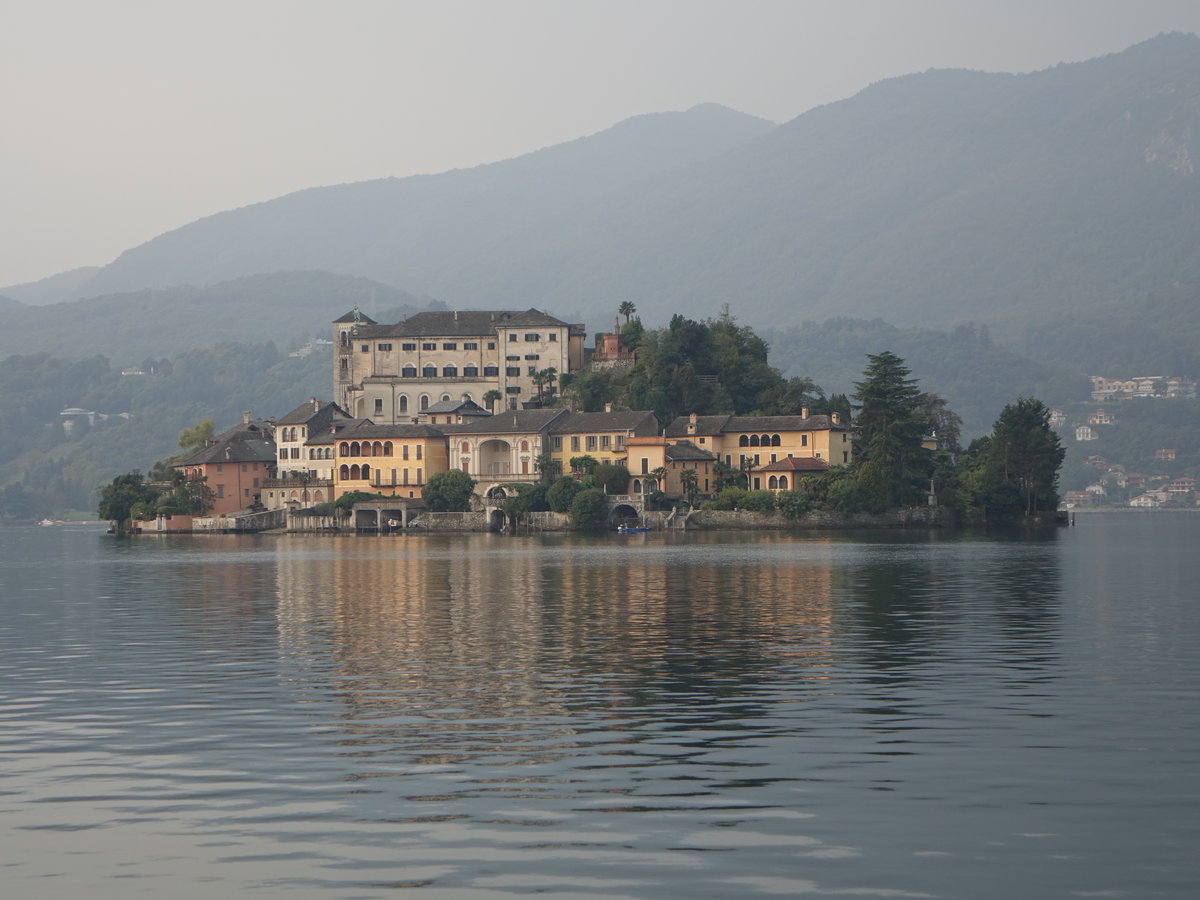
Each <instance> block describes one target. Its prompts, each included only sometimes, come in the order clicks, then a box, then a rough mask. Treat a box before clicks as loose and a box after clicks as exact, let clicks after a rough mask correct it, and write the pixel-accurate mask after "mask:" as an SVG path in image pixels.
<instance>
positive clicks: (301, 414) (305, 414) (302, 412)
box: [275, 398, 350, 428]
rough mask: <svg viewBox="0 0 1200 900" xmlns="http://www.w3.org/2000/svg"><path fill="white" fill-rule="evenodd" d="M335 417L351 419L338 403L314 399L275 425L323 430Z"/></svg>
mask: <svg viewBox="0 0 1200 900" xmlns="http://www.w3.org/2000/svg"><path fill="white" fill-rule="evenodd" d="M335 416H337V417H338V418H342V419H349V418H350V414H349V413H347V412H346V411H345V410H344V409H342V408H341V407H340V406H338V405H337V404H336V403H333V402H331V401H328V400H327V401H325V402H324V403H322V402H321V401H320V400H317V399H315V398H314V399H312V400H306V401H305V402H303V403H301V404H300V405H299V406H297V407H296V408H295V409H293V410H292V411H291V412H290V413H288V414H287V415H286V416H284V417H283V418H282V419H277V420H276V421H275V424H276V425H308V426H310V428H321V427H325V426H327V425H328V424H329V422H330V421H331V420H332V419H333V418H334V417H335Z"/></svg>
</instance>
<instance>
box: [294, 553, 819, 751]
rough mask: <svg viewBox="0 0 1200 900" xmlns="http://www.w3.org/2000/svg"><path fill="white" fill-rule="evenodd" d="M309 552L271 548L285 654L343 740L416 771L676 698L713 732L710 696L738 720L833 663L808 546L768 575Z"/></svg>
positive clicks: (696, 559) (543, 556)
mask: <svg viewBox="0 0 1200 900" xmlns="http://www.w3.org/2000/svg"><path fill="white" fill-rule="evenodd" d="M313 541H315V543H314V542H309V543H304V542H294V541H293V540H292V539H291V538H289V539H288V540H286V541H282V542H280V553H279V557H278V573H279V582H278V598H279V627H280V632H281V635H280V636H281V645H282V648H283V652H284V654H285V656H287V657H290V658H291V659H292V660H293V661H294V662H297V663H300V666H299V667H298V668H297V670H296V671H297V675H298V676H299V677H303V676H300V673H302V672H308V673H310V675H311V676H315V677H317V678H318V679H324V678H331V679H334V680H335V681H336V684H333V685H330V684H323V685H322V688H323V689H326V690H328V689H332V690H334V691H335V692H336V694H337V696H339V697H340V698H341V700H342V702H343V704H344V716H345V719H344V721H343V722H341V723H340V724H341V726H342V727H345V728H346V729H347V730H349V731H351V732H355V733H357V734H358V738H360V739H361V740H363V741H365V742H368V743H370V742H379V741H380V740H400V741H403V742H405V743H407V744H409V745H413V744H414V742H415V744H421V745H422V746H423V747H424V749H425V751H427V753H428V754H429V755H430V756H429V757H423V758H426V759H427V761H428V759H429V758H432V757H433V756H436V757H437V758H438V759H440V760H442V761H449V760H451V759H453V758H457V757H458V755H459V754H461V753H464V752H466V753H470V752H474V751H473V750H470V749H469V748H467V747H464V746H456V742H457V741H460V740H467V737H466V735H467V732H468V731H469V729H468V728H467V725H468V723H473V725H472V727H475V728H477V727H478V724H479V722H480V721H481V720H486V721H487V722H488V728H489V729H490V730H491V731H492V732H494V733H495V734H496V736H497V737H499V736H500V735H502V734H504V733H505V732H506V730H507V729H509V728H510V727H511V728H512V729H514V733H513V734H511V735H509V738H508V740H509V741H510V746H511V747H512V749H514V750H515V749H517V748H519V747H520V746H522V743H521V742H522V740H524V739H523V738H521V737H520V736H519V735H517V734H516V733H515V732H517V731H520V730H521V729H523V728H527V727H528V723H529V722H530V721H532V720H536V721H538V722H540V723H543V725H544V727H545V729H548V730H549V731H550V732H553V733H554V734H556V735H559V736H562V735H566V734H569V733H571V732H572V730H573V729H574V728H575V727H576V724H577V723H576V722H574V721H573V716H574V715H575V714H576V713H577V712H581V711H586V712H587V713H588V714H589V715H592V716H595V715H601V716H602V715H603V711H604V710H605V709H612V710H625V711H628V710H629V709H631V708H636V707H639V706H642V705H646V706H659V705H664V704H666V705H670V704H672V703H675V704H679V705H681V706H686V707H689V708H691V709H693V710H698V709H704V708H705V707H712V708H713V709H714V712H713V715H714V719H719V718H720V716H721V714H720V713H718V712H717V711H715V707H716V706H719V705H721V703H719V702H716V701H722V700H723V699H724V698H729V697H731V696H734V695H743V696H745V697H746V703H743V704H742V705H740V706H739V707H738V711H737V714H738V715H745V714H747V712H748V711H749V708H748V706H747V705H746V704H747V703H748V704H753V703H755V702H756V701H754V700H753V698H752V697H751V696H750V695H751V694H753V690H752V689H753V688H754V687H755V686H757V685H760V684H761V683H763V682H771V681H773V680H774V681H777V680H779V679H781V678H782V679H788V680H790V681H794V680H795V679H796V678H797V674H798V673H799V675H800V677H803V678H805V679H808V678H811V679H817V680H819V679H822V678H825V677H827V669H828V668H829V665H830V661H831V658H832V648H831V644H832V642H833V628H834V624H833V618H832V606H833V599H832V598H833V593H834V591H833V585H832V573H833V571H834V569H833V563H832V553H831V551H830V548H829V546H828V545H822V544H821V543H820V542H816V541H814V542H806V543H805V544H804V547H803V552H802V553H798V554H795V555H794V556H792V557H790V558H788V559H787V560H786V561H783V562H781V561H780V560H779V558H778V555H774V556H772V562H771V564H764V561H763V560H759V559H748V560H747V559H745V558H741V557H739V556H738V555H737V554H739V553H742V552H744V548H739V549H732V548H731V547H729V546H725V545H721V544H719V543H717V544H714V545H712V546H707V545H704V544H689V545H687V546H675V547H672V546H669V545H651V544H647V545H643V546H639V547H633V548H623V549H628V550H629V552H617V553H614V549H613V546H612V545H603V544H597V543H595V542H589V541H583V540H578V539H575V538H572V537H559V538H557V539H544V540H536V539H531V540H525V539H522V538H508V537H501V536H497V535H486V534H481V535H469V536H468V535H451V536H434V535H426V536H406V537H402V538H398V539H397V538H356V539H332V540H331V539H313ZM769 543H770V540H769V539H764V544H766V545H769ZM315 550H319V552H314V551H315ZM322 657H324V659H323V660H322ZM331 663H332V671H330V664H331ZM725 714H729V713H728V712H726V713H725ZM596 724H598V723H594V725H596ZM418 733H420V735H421V737H418V736H417V735H418ZM474 733H475V734H476V736H477V734H478V732H477V731H476V732H474ZM435 735H436V736H437V738H436V739H435ZM546 738H547V735H546V733H545V731H543V733H541V734H540V735H539V736H538V737H537V738H536V740H537V741H545V740H546ZM349 740H351V741H353V740H355V738H354V737H349ZM435 745H437V746H438V748H439V749H437V750H435ZM413 749H415V747H413ZM526 749H528V747H526Z"/></svg>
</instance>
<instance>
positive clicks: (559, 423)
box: [550, 409, 658, 434]
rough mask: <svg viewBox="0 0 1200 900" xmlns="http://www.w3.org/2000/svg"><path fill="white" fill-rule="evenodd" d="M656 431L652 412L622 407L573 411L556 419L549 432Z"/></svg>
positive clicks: (656, 423) (655, 422) (656, 426)
mask: <svg viewBox="0 0 1200 900" xmlns="http://www.w3.org/2000/svg"><path fill="white" fill-rule="evenodd" d="M638 428H641V429H642V430H643V431H648V430H652V433H654V432H657V431H658V422H657V420H655V418H654V413H653V412H650V411H649V410H644V409H623V410H616V411H614V412H591V413H588V412H573V413H570V414H568V415H566V416H563V417H562V418H561V419H556V420H555V421H554V424H553V425H551V426H550V433H551V434H589V433H595V434H599V433H600V432H604V431H634V430H637V429H638Z"/></svg>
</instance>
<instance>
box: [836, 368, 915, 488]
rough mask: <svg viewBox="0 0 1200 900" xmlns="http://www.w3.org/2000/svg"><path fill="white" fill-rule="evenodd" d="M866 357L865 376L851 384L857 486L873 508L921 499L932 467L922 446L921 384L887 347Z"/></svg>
mask: <svg viewBox="0 0 1200 900" xmlns="http://www.w3.org/2000/svg"><path fill="white" fill-rule="evenodd" d="M867 362H868V365H867V368H866V370H865V371H864V372H863V380H862V381H859V382H857V383H856V384H855V385H854V387H855V394H854V399H855V401H856V403H857V405H858V417H857V420H856V422H855V425H856V427H857V431H858V447H857V448H856V450H855V457H856V461H855V465H856V468H857V471H858V485H859V488H860V489H861V490H862V492H863V495H864V497H865V499H866V503H867V505H868V507H869V508H870V509H872V510H875V511H879V510H883V509H887V508H889V507H893V506H911V505H913V504H916V503H920V502H921V498H922V496H923V495H924V493H925V490H926V488H927V486H928V480H929V468H930V454H929V451H927V450H925V449H924V448H923V447H922V446H921V439H922V438H923V437H924V436H925V429H926V420H925V416H924V415H923V413H922V410H921V403H922V394H921V389H920V388H919V387H917V382H916V379H913V378H909V377H908V376H909V374H910V373H909V370H908V368H907V367H906V366H905V365H904V360H902V359H901V358H900V357H898V356H896V354H894V353H892V352H891V351H888V350H885V351H884V352H882V353H877V354H873V355H868V356H867Z"/></svg>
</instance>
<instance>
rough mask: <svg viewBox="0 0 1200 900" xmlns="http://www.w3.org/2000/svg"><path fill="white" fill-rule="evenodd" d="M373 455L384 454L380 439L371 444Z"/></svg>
mask: <svg viewBox="0 0 1200 900" xmlns="http://www.w3.org/2000/svg"><path fill="white" fill-rule="evenodd" d="M371 455H372V456H383V444H381V443H380V442H379V441H376V442H375V443H374V444H372V445H371Z"/></svg>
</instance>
